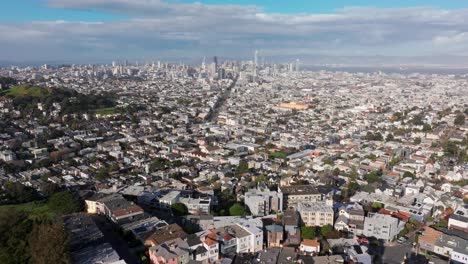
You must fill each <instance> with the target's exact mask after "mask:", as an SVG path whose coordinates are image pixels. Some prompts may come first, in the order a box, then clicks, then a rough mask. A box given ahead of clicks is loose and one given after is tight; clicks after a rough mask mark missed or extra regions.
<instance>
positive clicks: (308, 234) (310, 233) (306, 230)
mask: <svg viewBox="0 0 468 264" xmlns="http://www.w3.org/2000/svg"><path fill="white" fill-rule="evenodd" d="M301 237H302V239H313V238H315V237H317V234H316V232H315V227H313V226H303V227H301Z"/></svg>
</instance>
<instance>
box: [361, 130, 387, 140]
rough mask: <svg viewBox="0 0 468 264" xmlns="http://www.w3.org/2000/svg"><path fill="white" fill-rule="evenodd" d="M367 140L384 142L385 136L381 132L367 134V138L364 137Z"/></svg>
mask: <svg viewBox="0 0 468 264" xmlns="http://www.w3.org/2000/svg"><path fill="white" fill-rule="evenodd" d="M364 139H365V140H371V141H383V139H384V138H383V136H382V134H380V132H375V133H372V132H370V131H369V132H367V133H366V136H365V137H364Z"/></svg>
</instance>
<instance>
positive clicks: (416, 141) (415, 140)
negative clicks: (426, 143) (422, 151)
mask: <svg viewBox="0 0 468 264" xmlns="http://www.w3.org/2000/svg"><path fill="white" fill-rule="evenodd" d="M413 143H414V144H415V145H419V144H421V138H420V137H417V138H415V139H414V141H413Z"/></svg>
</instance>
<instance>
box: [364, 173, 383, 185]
mask: <svg viewBox="0 0 468 264" xmlns="http://www.w3.org/2000/svg"><path fill="white" fill-rule="evenodd" d="M382 174H383V173H382V171H381V170H376V171H372V172H369V173H368V174H366V175H365V176H364V178H365V179H366V181H367V182H368V183H375V182H382V181H383V179H382Z"/></svg>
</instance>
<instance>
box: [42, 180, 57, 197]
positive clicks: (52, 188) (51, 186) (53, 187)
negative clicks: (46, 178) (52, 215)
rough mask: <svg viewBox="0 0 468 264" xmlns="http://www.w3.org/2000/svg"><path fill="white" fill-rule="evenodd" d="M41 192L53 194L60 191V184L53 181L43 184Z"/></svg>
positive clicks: (48, 194)
mask: <svg viewBox="0 0 468 264" xmlns="http://www.w3.org/2000/svg"><path fill="white" fill-rule="evenodd" d="M41 190H42V191H41V192H42V193H43V194H45V195H47V196H51V195H52V194H54V193H57V192H59V191H60V186H59V185H58V184H56V183H53V182H46V183H44V184H42V186H41Z"/></svg>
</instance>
